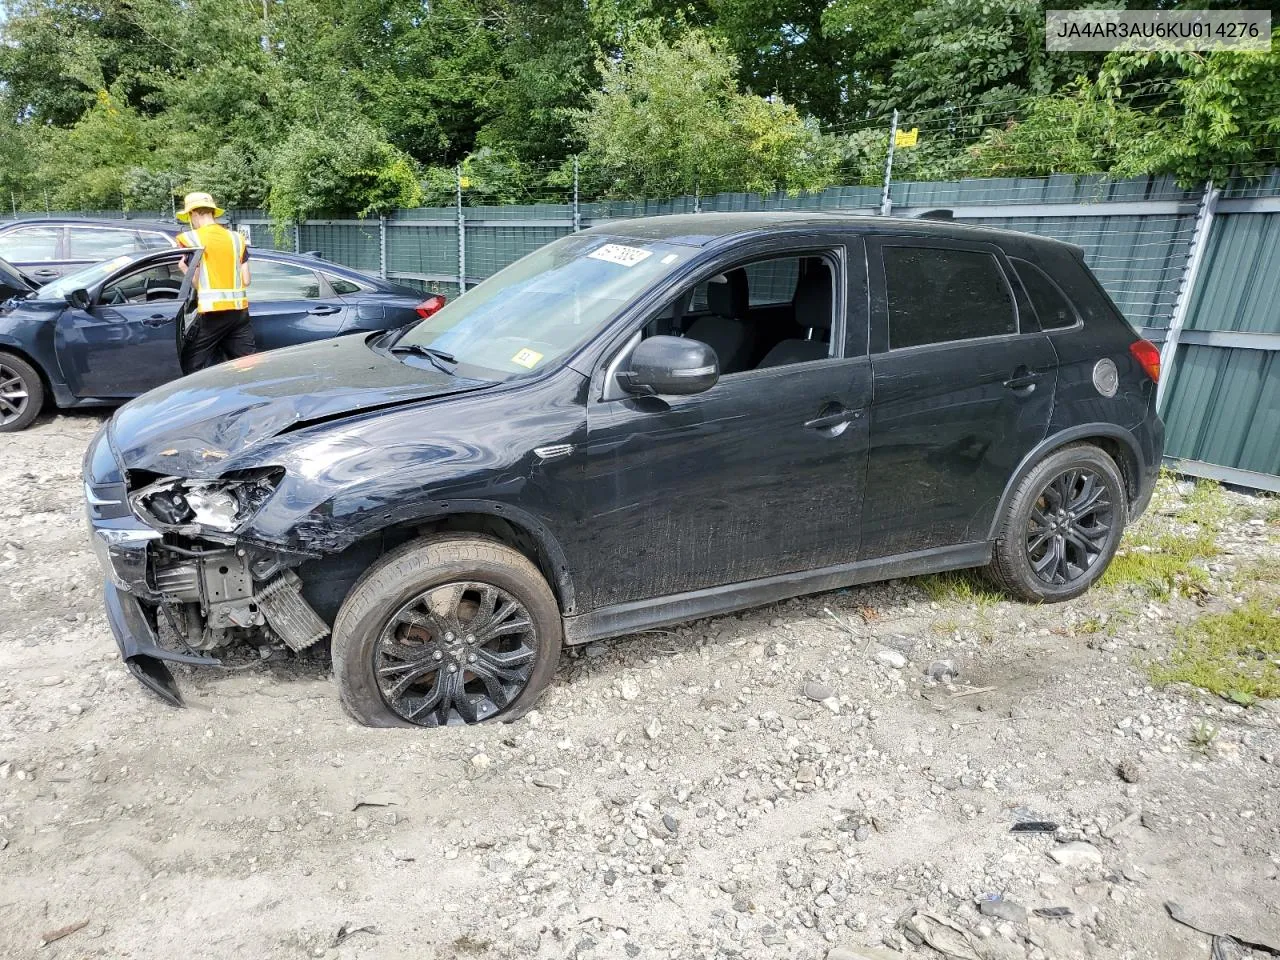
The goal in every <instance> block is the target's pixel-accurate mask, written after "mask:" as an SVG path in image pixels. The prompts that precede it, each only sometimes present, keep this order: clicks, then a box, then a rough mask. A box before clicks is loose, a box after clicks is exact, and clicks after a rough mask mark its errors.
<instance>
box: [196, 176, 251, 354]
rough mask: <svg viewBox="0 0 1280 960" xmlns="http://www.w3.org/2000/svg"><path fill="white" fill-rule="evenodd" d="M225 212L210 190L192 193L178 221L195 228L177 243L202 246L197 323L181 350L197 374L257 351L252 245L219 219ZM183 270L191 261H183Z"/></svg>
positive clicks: (197, 280)
mask: <svg viewBox="0 0 1280 960" xmlns="http://www.w3.org/2000/svg"><path fill="white" fill-rule="evenodd" d="M224 212H225V211H223V209H222V208H221V207H219V206H218V205H217V204H216V203H214V202H213V197H212V196H210V195H209V194H207V193H200V192H197V193H188V194H187V196H186V198H185V200H184V201H183V205H182V209H181V210H179V211H178V214H177V216H178V219H179V220H181V221H182V222H183V223H190V224H191V229H190V230H187V231H184V232H183V233H180V234H178V246H180V247H187V248H188V249H192V250H202V251H203V255H202V256H201V257H200V265H199V266H198V267H197V268H196V276H195V288H196V313H197V316H198V319H197V322H196V324H195V327H194V328H193V329H192V331H191V332H190V334H188V338H187V342H186V344H185V346H184V347H183V351H182V369H183V370H184V371H185V372H186V373H194V372H195V371H197V370H203V369H204V368H205V367H211V366H213V365H214V364H216V363H220V362H222V361H223V360H234V359H236V358H237V357H247V356H248V355H249V354H251V353H254V352H255V350H256V347H255V344H254V341H253V327H252V326H251V325H250V323H249V291H248V287H249V263H248V261H249V245H248V243H246V242H245V239H244V237H242V236H241V235H240V234H238V233H236V232H235V231H234V230H228V229H227V228H226V227H224V226H223V225H222V224H220V223H218V220H217V218H218V217H220V216H222V214H223V213H224ZM181 266H182V272H183V273H186V272H187V263H186V261H185V260H184V261H182V264H181Z"/></svg>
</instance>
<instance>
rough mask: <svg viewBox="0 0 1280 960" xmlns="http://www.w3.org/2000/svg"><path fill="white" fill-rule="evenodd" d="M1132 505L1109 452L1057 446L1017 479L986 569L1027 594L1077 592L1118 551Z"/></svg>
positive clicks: (1060, 596)
mask: <svg viewBox="0 0 1280 960" xmlns="http://www.w3.org/2000/svg"><path fill="white" fill-rule="evenodd" d="M1126 510H1127V499H1126V496H1125V486H1124V480H1123V479H1122V478H1121V476H1120V470H1119V469H1118V468H1117V467H1116V464H1115V461H1114V460H1112V459H1111V457H1109V456H1108V455H1107V454H1106V453H1104V452H1103V451H1101V450H1099V449H1098V448H1097V447H1094V446H1090V445H1087V444H1080V445H1076V446H1071V447H1066V448H1065V449H1062V450H1058V451H1056V452H1055V453H1052V454H1050V455H1049V456H1048V457H1046V458H1045V459H1044V460H1042V461H1041V462H1040V463H1038V464H1036V466H1035V467H1034V468H1033V469H1032V470H1031V472H1030V473H1029V474H1027V476H1026V477H1025V478H1024V479H1023V481H1022V482H1021V483H1020V484H1019V485H1018V489H1017V491H1016V492H1015V493H1014V495H1013V498H1012V499H1011V501H1010V503H1009V506H1008V508H1007V509H1006V511H1005V515H1004V518H1003V521H1002V523H1001V525H1000V534H999V537H998V539H997V540H996V544H995V550H994V551H993V555H992V559H991V565H990V567H988V572H989V573H990V575H991V577H992V579H994V580H995V581H996V583H998V584H999V585H1000V586H1002V587H1003V588H1004V589H1006V590H1007V591H1009V592H1010V593H1012V594H1015V595H1016V596H1018V597H1021V598H1022V599H1024V600H1032V601H1039V602H1042V603H1053V602H1057V601H1060V600H1070V599H1071V598H1072V597H1078V596H1079V595H1080V594H1082V593H1084V592H1085V591H1086V590H1088V589H1089V587H1091V586H1092V585H1093V584H1094V583H1095V582H1096V581H1097V580H1098V578H1099V577H1101V576H1102V574H1103V572H1104V571H1105V570H1106V569H1107V564H1109V563H1110V562H1111V558H1112V557H1113V556H1114V555H1115V552H1116V547H1117V546H1119V544H1120V536H1121V534H1122V533H1124V522H1125V514H1126Z"/></svg>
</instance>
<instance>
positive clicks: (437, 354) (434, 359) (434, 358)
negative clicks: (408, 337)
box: [390, 343, 458, 375]
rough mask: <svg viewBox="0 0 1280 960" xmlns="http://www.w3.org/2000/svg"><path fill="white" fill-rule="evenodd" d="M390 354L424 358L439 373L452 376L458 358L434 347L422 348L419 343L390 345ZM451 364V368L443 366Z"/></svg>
mask: <svg viewBox="0 0 1280 960" xmlns="http://www.w3.org/2000/svg"><path fill="white" fill-rule="evenodd" d="M390 349H391V352H392V353H412V354H413V355H414V356H416V357H426V358H427V359H428V360H430V361H431V365H432V366H433V367H435V368H436V369H437V370H439V371H440V372H441V373H447V374H450V375H452V374H453V372H454V369H455V367H456V366H457V363H458V358H457V357H455V356H454V355H453V354H451V353H445V352H444V351H443V350H437V349H435V348H434V347H424V346H423V345H422V344H420V343H393V344H392V345H391V348H390ZM449 363H452V364H454V366H453V367H449V366H446V365H445V364H449Z"/></svg>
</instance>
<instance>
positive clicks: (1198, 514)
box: [1178, 480, 1232, 533]
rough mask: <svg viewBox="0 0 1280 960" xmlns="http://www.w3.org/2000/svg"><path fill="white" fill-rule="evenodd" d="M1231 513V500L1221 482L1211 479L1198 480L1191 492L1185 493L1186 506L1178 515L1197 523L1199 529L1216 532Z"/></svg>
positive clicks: (1187, 520)
mask: <svg viewBox="0 0 1280 960" xmlns="http://www.w3.org/2000/svg"><path fill="white" fill-rule="evenodd" d="M1231 514H1232V507H1231V502H1230V501H1229V500H1228V499H1227V495H1226V493H1225V492H1224V491H1223V489H1222V486H1221V484H1218V483H1214V482H1213V481H1212V480H1198V481H1196V485H1195V486H1194V487H1193V488H1192V490H1191V493H1189V494H1187V498H1186V506H1185V507H1183V509H1182V510H1181V511H1179V513H1178V517H1179V519H1181V520H1184V521H1186V522H1188V523H1194V524H1197V525H1198V526H1199V527H1200V528H1201V530H1204V531H1207V532H1212V533H1217V532H1218V531H1220V530H1221V529H1222V527H1223V525H1224V524H1225V523H1226V522H1227V521H1228V520H1229V519H1230V518H1231Z"/></svg>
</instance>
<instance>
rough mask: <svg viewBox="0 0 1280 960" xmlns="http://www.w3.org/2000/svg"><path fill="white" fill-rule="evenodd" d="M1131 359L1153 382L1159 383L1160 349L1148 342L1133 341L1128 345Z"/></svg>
mask: <svg viewBox="0 0 1280 960" xmlns="http://www.w3.org/2000/svg"><path fill="white" fill-rule="evenodd" d="M1129 352H1130V353H1131V354H1133V359H1135V360H1137V361H1138V364H1139V365H1140V366H1141V367H1142V369H1143V370H1145V371H1146V373H1147V376H1148V377H1150V378H1151V379H1152V381H1153V382H1155V383H1159V382H1160V348H1159V347H1157V346H1156V345H1155V344H1154V343H1152V342H1151V341H1150V340H1135V341H1134V342H1133V343H1131V344H1129Z"/></svg>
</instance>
